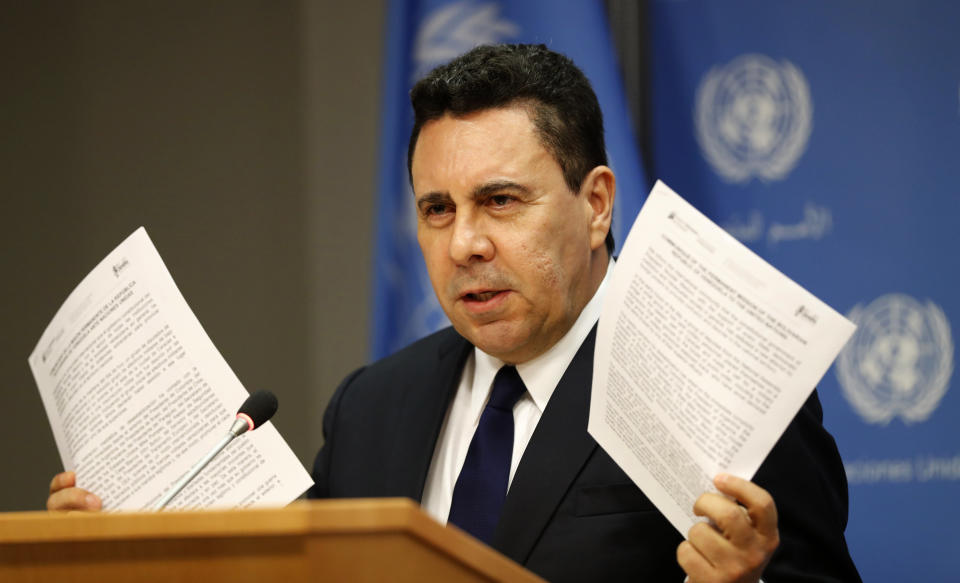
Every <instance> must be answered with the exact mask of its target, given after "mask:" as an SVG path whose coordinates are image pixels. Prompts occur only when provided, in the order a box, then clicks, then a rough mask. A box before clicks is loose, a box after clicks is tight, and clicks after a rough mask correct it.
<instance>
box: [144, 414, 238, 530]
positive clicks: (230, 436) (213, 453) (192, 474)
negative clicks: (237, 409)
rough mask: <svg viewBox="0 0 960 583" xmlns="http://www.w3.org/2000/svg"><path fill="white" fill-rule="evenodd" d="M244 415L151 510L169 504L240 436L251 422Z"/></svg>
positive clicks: (159, 508)
mask: <svg viewBox="0 0 960 583" xmlns="http://www.w3.org/2000/svg"><path fill="white" fill-rule="evenodd" d="M244 417H246V415H243V416H240V415H238V416H237V418H236V419H235V420H234V421H233V425H231V426H230V430H229V431H227V434H226V435H224V436H223V438H222V439H221V440H220V441H219V442H217V445H215V446H213V449H211V450H210V452H209V453H207V455H205V456H203V458H202V459H201V460H200V461H198V462H197V463H196V464H194V466H193V467H192V468H190V471H188V472H187V473H186V474H184V475H183V477H182V478H180V480H178V481H177V483H176V484H174V485H173V487H172V488H171V489H170V491H169V492H167V494H166V495H165V496H164V497H163V498H161V499H160V501H159V502H157V503H156V505H154V507H153V508H152V510H155V511H160V510H163V508H164V507H165V506H166V505H167V504H169V503H170V501H171V500H173V497H174V496H176V495H177V494H179V493H180V490H183V489H184V487H186V485H187V484H189V483H190V481H191V480H193V479H194V478H196V477H197V474H199V473H200V471H201V470H202V469H203V468H205V467H207V464H209V463H210V461H211V460H213V458H215V457H217V454H218V453H220V452H221V451H223V448H225V447H227V444H229V443H230V442H231V441H233V440H234V438H236V437H238V436H240V435H241V434H243V433H245V432H246V431H247V430H248V429H250V426H251V425H252V422H250V421H248V419H249V418H247V419H245V418H244Z"/></svg>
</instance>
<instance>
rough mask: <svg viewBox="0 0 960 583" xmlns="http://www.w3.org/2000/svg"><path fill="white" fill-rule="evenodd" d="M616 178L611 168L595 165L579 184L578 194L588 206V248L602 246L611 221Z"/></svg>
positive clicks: (593, 248) (594, 249)
mask: <svg viewBox="0 0 960 583" xmlns="http://www.w3.org/2000/svg"><path fill="white" fill-rule="evenodd" d="M616 190H617V180H616V178H615V177H614V176H613V170H610V168H608V167H606V166H597V167H596V168H594V169H593V170H591V171H590V173H589V174H587V177H586V178H584V180H583V184H581V185H580V196H582V197H584V202H585V203H586V204H587V205H588V206H589V211H588V212H589V213H590V224H589V227H588V228H589V229H590V249H591V250H593V251H596V250H597V249H598V248H601V247H603V246H604V243H605V241H606V238H607V233H608V232H609V231H610V223H611V222H612V221H613V199H614V197H615V196H616Z"/></svg>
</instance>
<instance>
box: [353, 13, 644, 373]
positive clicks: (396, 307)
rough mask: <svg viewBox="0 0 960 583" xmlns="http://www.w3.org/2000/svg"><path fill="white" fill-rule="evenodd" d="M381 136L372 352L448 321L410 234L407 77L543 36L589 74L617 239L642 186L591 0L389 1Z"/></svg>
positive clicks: (613, 67)
mask: <svg viewBox="0 0 960 583" xmlns="http://www.w3.org/2000/svg"><path fill="white" fill-rule="evenodd" d="M388 22H389V23H390V25H389V26H390V30H389V32H388V39H387V54H386V60H385V63H384V65H385V83H384V87H383V104H382V110H381V111H382V112H383V115H382V118H381V132H382V133H381V141H380V183H379V206H378V215H377V245H376V251H375V255H376V256H375V260H374V291H373V320H372V330H371V352H372V356H373V357H374V358H379V357H382V356H385V355H387V354H390V353H392V352H395V351H396V350H398V349H399V348H402V347H403V346H406V345H407V344H409V343H410V342H412V341H414V340H417V339H418V338H422V337H423V336H425V335H427V334H429V333H431V332H433V331H435V330H439V329H440V328H442V327H444V326H447V325H448V321H447V318H446V316H445V315H444V313H443V311H442V310H441V308H440V304H439V302H437V299H436V297H435V296H434V293H433V289H432V287H431V285H430V278H429V277H428V276H427V270H426V267H425V265H424V262H423V256H422V255H421V253H420V248H419V247H418V246H417V240H416V214H415V208H414V204H413V192H412V191H411V188H410V185H409V182H408V179H407V166H406V151H407V140H408V139H409V136H410V129H411V127H412V126H413V112H412V110H411V107H410V100H409V93H410V89H411V87H413V84H414V83H415V82H416V81H417V79H419V78H420V77H422V76H423V75H424V74H426V73H427V72H429V71H430V70H431V69H433V68H434V67H436V66H437V65H440V64H443V63H446V62H447V61H450V60H451V59H453V58H454V57H456V56H458V55H460V54H462V53H465V52H466V51H468V50H470V49H471V48H473V47H475V46H478V45H482V44H491V43H542V44H545V45H547V46H548V47H549V48H551V49H553V50H555V51H557V52H560V53H563V54H565V55H567V56H568V57H570V58H571V59H573V61H574V62H575V63H576V64H577V65H578V66H579V67H580V68H581V69H582V70H583V72H584V73H585V74H586V75H587V77H588V78H589V79H590V82H591V83H592V84H593V88H594V90H595V91H596V93H597V97H598V98H599V100H600V107H601V108H602V109H603V114H604V125H605V127H606V140H607V152H608V158H609V162H610V165H611V167H612V168H613V171H614V173H615V174H616V176H617V197H616V203H615V207H614V221H613V229H614V237H615V238H616V240H617V243H622V242H623V239H624V238H625V237H626V233H627V232H628V231H629V228H630V225H631V224H633V220H634V218H635V217H636V215H637V212H638V211H639V210H640V205H641V204H642V202H643V197H644V196H645V195H646V192H647V191H648V190H649V186H650V185H649V183H648V182H647V180H646V178H645V176H644V174H643V171H642V169H641V161H640V155H639V153H638V149H637V145H636V140H635V138H634V135H633V128H632V125H631V124H630V120H629V114H628V108H627V103H626V99H625V97H624V92H623V83H622V81H621V78H620V71H619V68H618V65H617V60H616V56H615V53H614V50H613V44H612V42H611V38H610V32H609V28H608V26H607V21H606V14H605V13H604V9H603V4H602V3H601V2H596V1H595V0H577V1H571V2H564V3H559V4H558V3H557V2H555V1H548V0H513V1H506V0H503V1H497V2H494V1H480V0H459V1H449V0H448V1H441V0H433V1H430V0H420V1H418V0H392V1H391V2H390V3H389V9H388Z"/></svg>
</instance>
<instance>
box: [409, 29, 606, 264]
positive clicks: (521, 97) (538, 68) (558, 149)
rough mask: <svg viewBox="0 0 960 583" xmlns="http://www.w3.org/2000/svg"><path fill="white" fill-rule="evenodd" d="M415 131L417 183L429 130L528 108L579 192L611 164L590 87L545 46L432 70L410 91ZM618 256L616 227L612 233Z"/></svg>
mask: <svg viewBox="0 0 960 583" xmlns="http://www.w3.org/2000/svg"><path fill="white" fill-rule="evenodd" d="M410 101H411V102H412V104H413V114H414V122H413V130H412V131H411V132H410V144H409V146H408V147H407V172H408V175H409V176H410V180H411V182H412V181H413V173H412V167H413V151H414V149H415V148H416V145H417V138H418V137H419V136H420V130H421V128H423V126H424V124H426V123H427V122H429V121H432V120H435V119H439V118H441V117H443V116H444V115H445V114H447V113H450V114H452V115H454V116H459V115H466V114H468V113H473V112H477V111H482V110H484V109H492V108H497V107H506V106H509V105H517V104H519V105H523V106H526V107H528V108H529V113H530V117H531V119H532V121H533V125H534V128H535V130H536V132H537V136H538V137H539V139H540V142H541V144H543V146H544V148H545V149H546V150H547V151H548V152H550V154H551V155H552V156H553V157H554V159H555V160H556V161H557V163H558V164H559V165H560V169H561V170H562V171H563V178H564V181H565V182H566V183H567V186H568V187H569V188H570V190H572V191H573V192H574V193H578V192H579V191H580V186H581V185H582V184H583V179H584V178H586V176H587V174H588V173H589V172H590V171H591V170H593V169H594V168H596V167H597V166H605V165H606V164H607V152H606V146H605V145H604V141H603V114H602V113H601V111H600V104H599V103H598V102H597V95H596V94H595V93H594V92H593V88H592V87H591V86H590V81H588V80H587V77H586V76H585V75H584V74H583V72H582V71H581V70H580V69H578V68H577V66H576V65H575V64H574V63H573V61H571V60H570V59H569V58H567V57H566V56H564V55H561V54H560V53H557V52H554V51H551V50H550V49H548V48H547V47H546V46H545V45H522V44H516V45H508V44H505V45H485V46H479V47H477V48H475V49H473V50H471V51H469V52H467V53H464V54H463V55H460V56H459V57H457V58H455V59H454V60H452V61H450V62H449V63H447V64H445V65H440V66H439V67H437V68H435V69H434V70H432V71H430V72H429V73H428V74H427V75H426V77H424V78H423V79H421V80H420V81H418V82H417V84H416V85H414V87H413V90H412V91H411V92H410ZM606 246H607V252H608V253H613V229H611V230H610V231H609V232H608V233H607V239H606Z"/></svg>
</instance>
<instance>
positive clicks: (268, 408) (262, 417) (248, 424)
mask: <svg viewBox="0 0 960 583" xmlns="http://www.w3.org/2000/svg"><path fill="white" fill-rule="evenodd" d="M276 412H277V397H276V396H274V394H273V393H271V392H270V391H264V390H262V389H261V390H259V391H257V392H255V393H253V394H252V395H250V396H249V397H247V400H246V401H244V402H243V405H240V410H239V411H237V419H236V420H235V421H234V422H233V425H232V426H231V427H230V433H233V434H234V435H233V436H234V437H238V436H240V435H242V434H244V433H246V432H247V431H253V430H254V429H256V428H257V427H260V426H261V425H263V424H264V423H266V422H267V421H269V420H270V418H271V417H273V414H274V413H276Z"/></svg>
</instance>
